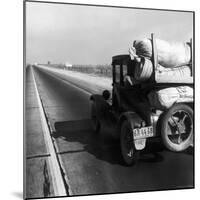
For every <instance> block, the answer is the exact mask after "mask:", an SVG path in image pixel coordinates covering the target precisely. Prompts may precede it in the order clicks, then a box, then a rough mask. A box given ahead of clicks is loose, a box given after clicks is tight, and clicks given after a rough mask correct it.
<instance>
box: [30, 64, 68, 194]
mask: <svg viewBox="0 0 200 200" xmlns="http://www.w3.org/2000/svg"><path fill="white" fill-rule="evenodd" d="M31 72H32V76H33V82H34V86H35V91H36V96H37V100H38V105H39V110H40V116H41V121H42V129H43V132H44V138H45V143H46V146H47V148H48V152H49V154H50V155H51V156H50V158H49V165H50V173H51V175H52V182H53V189H54V193H55V196H67V195H68V191H67V190H66V188H65V184H64V181H63V177H62V174H61V170H60V166H59V163H58V160H57V156H56V152H55V148H54V145H53V141H52V138H51V135H50V131H49V127H48V122H47V120H46V117H45V114H44V110H43V107H42V102H41V100H40V96H39V93H38V89H37V85H36V81H35V77H34V73H33V69H32V68H31Z"/></svg>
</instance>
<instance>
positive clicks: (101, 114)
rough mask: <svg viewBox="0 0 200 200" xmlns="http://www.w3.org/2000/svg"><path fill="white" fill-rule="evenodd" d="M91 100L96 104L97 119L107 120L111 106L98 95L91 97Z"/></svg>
mask: <svg viewBox="0 0 200 200" xmlns="http://www.w3.org/2000/svg"><path fill="white" fill-rule="evenodd" d="M90 100H91V101H93V102H94V104H95V108H96V112H97V113H96V114H97V117H98V118H99V119H102V118H105V117H106V114H107V113H108V110H109V108H110V105H109V104H108V103H107V101H106V100H105V99H104V98H103V97H102V96H101V95H98V94H94V95H91V97H90Z"/></svg>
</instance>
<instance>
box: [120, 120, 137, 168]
mask: <svg viewBox="0 0 200 200" xmlns="http://www.w3.org/2000/svg"><path fill="white" fill-rule="evenodd" d="M120 147H121V154H122V158H123V161H124V162H125V164H126V165H133V164H134V163H135V162H136V161H137V160H138V157H139V151H137V150H136V149H135V146H134V141H133V134H132V128H131V124H130V123H129V122H128V121H124V122H123V123H122V126H121V136H120Z"/></svg>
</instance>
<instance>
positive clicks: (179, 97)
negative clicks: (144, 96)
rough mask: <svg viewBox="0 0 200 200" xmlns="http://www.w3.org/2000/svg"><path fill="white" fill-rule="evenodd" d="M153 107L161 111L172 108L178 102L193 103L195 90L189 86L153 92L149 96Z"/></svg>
mask: <svg viewBox="0 0 200 200" xmlns="http://www.w3.org/2000/svg"><path fill="white" fill-rule="evenodd" d="M148 99H149V103H150V105H151V107H154V108H156V109H159V110H165V109H167V108H170V107H171V106H172V105H173V104H174V103H176V102H191V101H193V88H192V87H189V86H179V87H170V88H165V89H161V90H153V91H151V92H150V93H149V94H148Z"/></svg>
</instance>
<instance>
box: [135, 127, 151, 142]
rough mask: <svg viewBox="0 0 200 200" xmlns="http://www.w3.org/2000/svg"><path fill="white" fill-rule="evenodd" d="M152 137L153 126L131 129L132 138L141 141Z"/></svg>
mask: <svg viewBox="0 0 200 200" xmlns="http://www.w3.org/2000/svg"><path fill="white" fill-rule="evenodd" d="M152 136H153V126H148V127H143V128H135V129H133V138H134V139H135V140H136V139H141V138H147V137H152Z"/></svg>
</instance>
